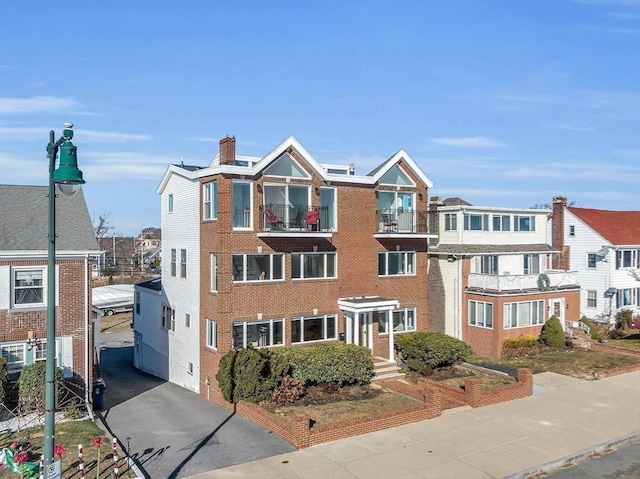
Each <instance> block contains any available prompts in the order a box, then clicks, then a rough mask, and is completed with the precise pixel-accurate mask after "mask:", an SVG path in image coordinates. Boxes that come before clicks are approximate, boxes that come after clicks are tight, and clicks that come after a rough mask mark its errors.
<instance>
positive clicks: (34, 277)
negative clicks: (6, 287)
mask: <svg viewBox="0 0 640 479" xmlns="http://www.w3.org/2000/svg"><path fill="white" fill-rule="evenodd" d="M43 279H44V269H43V268H37V269H15V270H13V304H14V305H15V306H41V305H44V282H43Z"/></svg>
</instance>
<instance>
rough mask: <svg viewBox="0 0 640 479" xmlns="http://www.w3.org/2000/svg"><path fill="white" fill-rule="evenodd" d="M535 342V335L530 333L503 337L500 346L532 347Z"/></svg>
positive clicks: (509, 347) (536, 341)
mask: <svg viewBox="0 0 640 479" xmlns="http://www.w3.org/2000/svg"><path fill="white" fill-rule="evenodd" d="M537 344H538V340H537V339H536V337H535V336H532V335H530V334H523V335H521V336H518V337H517V338H504V339H503V340H502V346H503V347H504V348H505V349H522V348H532V347H534V346H536V345H537Z"/></svg>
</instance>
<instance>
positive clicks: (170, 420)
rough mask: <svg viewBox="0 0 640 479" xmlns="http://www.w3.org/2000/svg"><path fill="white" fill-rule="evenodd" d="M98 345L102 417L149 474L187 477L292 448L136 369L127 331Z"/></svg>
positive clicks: (254, 426)
mask: <svg viewBox="0 0 640 479" xmlns="http://www.w3.org/2000/svg"><path fill="white" fill-rule="evenodd" d="M102 346H103V349H102V353H101V360H102V364H101V370H102V376H103V378H104V379H105V382H106V384H107V389H106V391H105V396H104V406H105V409H104V411H101V412H100V416H102V417H103V418H104V422H105V425H106V426H107V428H108V429H109V430H110V431H111V433H112V434H113V435H114V436H116V437H117V438H118V439H119V440H120V442H121V443H122V444H123V445H124V447H125V448H127V444H128V445H129V446H128V447H129V450H130V451H129V453H130V456H131V457H132V458H134V459H135V461H136V462H137V464H138V466H139V467H140V469H141V470H142V471H143V472H144V473H145V475H146V476H147V477H151V478H153V479H156V478H178V477H186V476H189V475H193V474H197V473H200V472H204V471H210V470H213V469H218V468H221V467H226V466H230V465H234V464H241V463H244V462H249V461H253V460H256V459H261V458H265V457H270V456H274V455H277V454H282V453H285V452H290V451H294V450H295V449H294V447H293V446H291V444H289V443H288V442H286V441H284V440H283V439H281V438H280V437H279V436H278V435H276V434H273V433H270V432H269V431H268V430H266V429H264V428H262V427H260V426H258V425H256V424H254V423H253V422H251V421H249V420H247V419H245V418H243V417H241V416H238V415H235V414H233V413H232V412H230V411H227V410H226V409H224V408H221V407H219V406H216V405H214V404H212V403H210V402H209V401H207V400H205V399H203V398H201V397H200V396H198V395H197V394H195V393H193V392H190V391H187V390H185V389H183V388H181V387H179V386H176V385H174V384H171V383H168V382H164V381H162V380H160V379H158V378H155V377H153V376H150V375H147V374H144V373H141V372H140V371H138V370H137V369H135V368H134V367H133V345H132V336H131V335H130V334H124V335H123V334H120V333H114V334H113V335H103V337H102ZM127 438H129V439H127Z"/></svg>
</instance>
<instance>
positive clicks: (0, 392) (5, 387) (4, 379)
mask: <svg viewBox="0 0 640 479" xmlns="http://www.w3.org/2000/svg"><path fill="white" fill-rule="evenodd" d="M9 379H10V378H9V370H8V369H7V360H6V358H4V357H3V356H0V403H2V404H4V400H5V397H6V396H7V392H8V391H9Z"/></svg>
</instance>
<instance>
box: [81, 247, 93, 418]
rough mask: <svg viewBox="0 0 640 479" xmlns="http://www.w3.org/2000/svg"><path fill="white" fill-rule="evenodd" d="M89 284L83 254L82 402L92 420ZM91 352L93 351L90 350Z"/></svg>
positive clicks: (87, 269)
mask: <svg viewBox="0 0 640 479" xmlns="http://www.w3.org/2000/svg"><path fill="white" fill-rule="evenodd" d="M88 284H89V255H88V254H85V255H84V288H85V295H84V298H85V301H84V382H85V385H84V403H85V404H86V406H87V412H88V413H89V417H90V418H91V420H92V421H93V420H94V419H95V418H94V417H93V411H92V410H91V405H90V404H89V307H88V301H87V300H88V299H89V294H90V291H88V289H87V285H88ZM91 354H93V351H91Z"/></svg>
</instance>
